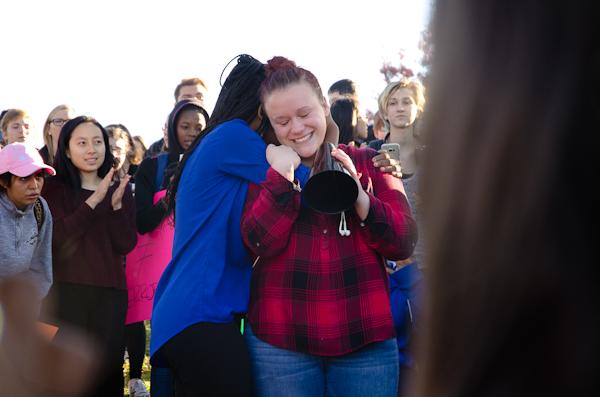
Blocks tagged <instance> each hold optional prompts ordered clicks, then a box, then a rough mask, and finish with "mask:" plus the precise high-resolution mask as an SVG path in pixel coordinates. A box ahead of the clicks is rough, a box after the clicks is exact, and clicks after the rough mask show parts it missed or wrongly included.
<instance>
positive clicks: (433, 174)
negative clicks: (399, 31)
mask: <svg viewBox="0 0 600 397" xmlns="http://www.w3.org/2000/svg"><path fill="white" fill-rule="evenodd" d="M599 16H600V15H599V13H598V7H597V4H596V3H595V2H592V1H582V0H575V1H571V2H569V3H555V2H546V1H526V2H523V1H520V0H507V1H502V2H479V1H467V0H439V1H437V4H436V9H435V13H434V20H433V42H434V43H435V51H436V52H435V55H434V59H433V65H432V69H431V75H430V77H431V96H430V102H429V107H428V110H427V112H428V113H427V122H426V128H425V131H424V135H425V137H426V141H427V147H428V149H427V153H426V158H425V163H424V164H423V174H422V182H423V185H422V197H423V205H424V207H423V215H424V217H425V226H426V228H425V232H426V237H427V244H428V245H427V247H428V248H427V255H428V256H427V269H428V274H427V276H428V278H427V288H428V289H427V299H426V300H425V309H426V310H425V321H426V322H425V324H424V325H423V331H424V334H425V335H424V336H423V338H421V339H420V340H419V342H420V343H419V346H420V347H419V355H418V357H417V359H418V362H419V371H418V372H417V376H416V388H415V390H414V392H413V393H412V395H413V396H419V397H421V396H423V397H425V396H445V397H455V396H456V397H458V396H460V397H471V396H533V395H537V396H551V397H552V396H561V397H562V396H592V395H597V394H598V390H600V378H599V377H598V373H600V364H599V361H598V356H600V338H599V337H598V335H600V295H599V294H598V285H600V273H599V271H598V263H599V262H600V258H599V255H598V251H597V245H596V242H595V237H594V236H597V230H598V226H597V221H596V219H597V213H598V210H597V197H596V196H595V194H591V190H590V189H591V186H592V185H593V184H594V183H595V181H597V180H598V164H597V158H598V148H599V146H598V135H597V129H598V125H600V113H599V112H598V108H599V104H600V101H599V99H598V92H599V91H600V86H599V85H600V82H599V79H598V70H600V47H599V46H598V37H600V28H599V25H598V18H599ZM459 181H460V183H457V182H459ZM595 214H596V215H595Z"/></svg>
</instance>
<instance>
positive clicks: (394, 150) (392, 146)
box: [381, 143, 400, 161]
mask: <svg viewBox="0 0 600 397" xmlns="http://www.w3.org/2000/svg"><path fill="white" fill-rule="evenodd" d="M381 149H382V150H385V151H386V152H388V154H389V155H390V158H393V159H394V160H398V161H400V144H399V143H384V144H383V145H381Z"/></svg>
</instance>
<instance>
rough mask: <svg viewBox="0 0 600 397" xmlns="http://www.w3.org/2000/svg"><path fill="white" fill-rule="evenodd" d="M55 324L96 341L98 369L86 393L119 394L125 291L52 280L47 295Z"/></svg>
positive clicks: (125, 310) (59, 330) (120, 388)
mask: <svg viewBox="0 0 600 397" xmlns="http://www.w3.org/2000/svg"><path fill="white" fill-rule="evenodd" d="M49 298H50V299H53V300H54V305H55V310H54V316H55V319H56V322H57V324H58V326H59V329H58V333H57V334H56V339H57V340H60V339H61V337H62V336H63V333H61V327H63V330H64V327H72V328H75V329H77V330H79V331H81V332H83V333H84V334H85V335H87V336H88V337H90V339H91V340H92V341H93V342H95V343H96V348H97V353H98V354H99V356H98V363H99V369H98V373H97V375H96V376H95V377H94V379H95V384H93V385H91V388H90V391H89V392H88V393H86V396H98V397H100V396H101V397H113V396H114V397H122V396H123V383H124V381H123V354H124V353H125V315H126V314H127V291H125V290H118V289H114V288H103V287H94V286H89V285H81V284H69V283H55V284H54V286H53V287H52V291H51V293H50V295H49Z"/></svg>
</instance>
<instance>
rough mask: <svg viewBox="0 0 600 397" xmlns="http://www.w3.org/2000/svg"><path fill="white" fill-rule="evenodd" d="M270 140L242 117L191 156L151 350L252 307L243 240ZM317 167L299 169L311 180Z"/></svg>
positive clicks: (156, 305) (302, 176) (158, 301)
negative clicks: (251, 186) (245, 216)
mask: <svg viewBox="0 0 600 397" xmlns="http://www.w3.org/2000/svg"><path fill="white" fill-rule="evenodd" d="M265 150H266V145H265V143H264V142H263V140H262V139H261V138H260V136H259V135H258V134H257V133H256V132H255V131H253V130H252V129H250V127H249V126H248V124H247V123H245V122H244V121H242V120H232V121H228V122H226V123H223V124H221V125H219V126H218V127H216V128H215V129H214V130H213V131H212V132H210V133H209V134H208V135H207V136H206V137H205V138H204V140H203V141H202V142H201V143H200V145H199V146H198V147H197V148H196V150H195V151H194V152H193V154H192V155H191V156H190V157H189V159H188V160H187V163H186V166H185V168H184V171H183V174H182V176H181V180H180V182H179V188H178V191H177V206H176V210H175V239H174V241H173V257H172V259H171V262H170V263H169V265H168V266H167V268H166V269H165V271H164V273H163V275H162V277H161V279H160V281H159V283H158V286H157V288H156V294H155V296H154V308H153V312H152V339H151V342H150V354H151V355H153V354H154V353H156V352H157V351H158V350H159V349H160V347H161V346H162V345H163V344H165V343H166V342H167V341H168V340H169V339H171V338H172V337H173V336H175V335H177V334H178V333H179V332H181V331H182V330H184V329H185V328H187V327H188V326H190V325H192V324H196V323H199V322H213V323H226V322H231V321H233V319H234V315H235V314H236V313H245V312H246V310H247V307H248V300H249V294H250V275H251V272H252V263H251V259H250V255H249V254H248V252H247V251H246V249H245V247H244V244H243V242H242V236H241V231H240V222H241V215H242V211H243V209H244V203H245V201H246V193H247V191H248V182H253V183H257V184H258V183H260V182H262V181H263V180H264V179H265V177H266V174H267V170H268V168H269V164H268V163H267V160H266V158H265ZM309 172H310V170H309V169H308V168H306V167H304V166H301V167H299V168H298V169H297V170H296V177H297V178H298V180H300V181H301V184H302V183H303V181H306V179H308V174H309Z"/></svg>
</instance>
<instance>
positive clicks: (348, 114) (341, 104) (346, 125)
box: [331, 98, 359, 146]
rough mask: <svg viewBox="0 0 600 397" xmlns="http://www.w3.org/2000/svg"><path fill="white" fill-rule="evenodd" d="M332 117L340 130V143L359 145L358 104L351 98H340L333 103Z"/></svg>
mask: <svg viewBox="0 0 600 397" xmlns="http://www.w3.org/2000/svg"><path fill="white" fill-rule="evenodd" d="M331 117H332V118H333V121H335V124H337V126H338V128H339V130H340V138H339V142H338V143H343V144H344V145H348V144H352V145H355V146H359V145H356V143H357V141H356V140H357V138H358V136H357V132H356V124H357V121H358V118H359V114H358V108H357V107H356V104H355V103H354V102H353V101H352V100H351V99H347V98H343V99H338V100H337V101H335V102H334V103H333V104H332V105H331Z"/></svg>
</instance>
